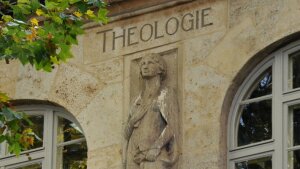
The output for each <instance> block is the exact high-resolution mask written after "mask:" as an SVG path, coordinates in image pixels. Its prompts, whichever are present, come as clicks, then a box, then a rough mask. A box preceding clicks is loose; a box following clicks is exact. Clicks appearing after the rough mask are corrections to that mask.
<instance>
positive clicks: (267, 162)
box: [235, 157, 272, 169]
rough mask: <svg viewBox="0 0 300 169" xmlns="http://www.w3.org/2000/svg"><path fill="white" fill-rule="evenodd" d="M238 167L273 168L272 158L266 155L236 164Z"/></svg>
mask: <svg viewBox="0 0 300 169" xmlns="http://www.w3.org/2000/svg"><path fill="white" fill-rule="evenodd" d="M235 168H236V169H272V158H271V157H265V158H259V159H255V160H249V161H243V162H239V163H236V164H235Z"/></svg>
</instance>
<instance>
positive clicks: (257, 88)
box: [247, 68, 272, 99]
mask: <svg viewBox="0 0 300 169" xmlns="http://www.w3.org/2000/svg"><path fill="white" fill-rule="evenodd" d="M269 94H272V68H269V69H268V70H267V71H266V72H265V73H263V75H262V76H261V77H259V78H258V80H257V81H256V82H255V83H254V85H253V89H252V90H251V92H250V94H249V96H248V98H247V99H253V98H257V97H261V96H265V95H269Z"/></svg>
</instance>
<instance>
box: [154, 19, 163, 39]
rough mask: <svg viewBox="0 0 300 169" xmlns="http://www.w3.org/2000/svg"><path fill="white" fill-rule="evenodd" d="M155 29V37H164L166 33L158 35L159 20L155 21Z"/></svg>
mask: <svg viewBox="0 0 300 169" xmlns="http://www.w3.org/2000/svg"><path fill="white" fill-rule="evenodd" d="M154 24H155V26H154V27H155V31H154V38H155V39H159V38H162V37H164V35H158V30H157V27H158V22H157V21H155V23H154Z"/></svg>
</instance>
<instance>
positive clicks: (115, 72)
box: [0, 0, 300, 169]
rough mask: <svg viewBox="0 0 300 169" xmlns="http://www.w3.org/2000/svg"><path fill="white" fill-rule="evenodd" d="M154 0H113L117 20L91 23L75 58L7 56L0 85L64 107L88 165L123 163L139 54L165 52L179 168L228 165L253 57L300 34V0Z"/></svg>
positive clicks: (112, 167) (18, 95) (104, 167)
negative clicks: (79, 131)
mask: <svg viewBox="0 0 300 169" xmlns="http://www.w3.org/2000/svg"><path fill="white" fill-rule="evenodd" d="M151 2H152V1H151ZM155 2H156V1H153V4H154V5H151V3H150V1H149V2H148V6H144V7H143V6H142V5H141V3H137V7H139V9H134V8H133V7H131V8H129V7H128V4H127V6H126V1H121V2H115V3H112V7H111V8H112V10H113V11H114V12H115V13H114V16H113V18H112V22H111V23H109V24H107V25H103V26H98V25H97V24H93V23H89V24H87V25H86V34H85V35H83V36H81V37H79V45H78V46H74V49H73V53H74V58H73V59H72V60H70V61H69V62H68V63H66V64H62V65H60V66H59V67H57V68H56V69H55V70H54V71H53V72H51V73H44V72H36V71H34V70H32V68H31V67H29V66H25V67H23V66H21V65H20V64H19V63H16V62H13V63H10V64H9V65H6V64H5V63H4V62H2V63H1V66H0V82H1V83H0V90H1V91H5V92H7V93H8V94H9V95H10V96H11V97H12V98H13V99H15V100H19V99H30V100H40V101H50V102H53V103H56V104H58V105H60V106H62V107H64V108H66V109H67V110H68V111H69V112H70V113H72V114H73V115H74V116H75V117H76V118H77V120H78V121H79V123H80V125H81V126H82V128H83V130H84V132H85V136H86V140H87V143H88V168H89V169H121V168H122V151H123V150H122V144H123V143H122V137H123V133H122V132H123V127H124V125H123V124H124V122H125V120H126V119H127V116H128V112H129V107H130V102H131V101H132V99H133V96H135V95H137V94H138V92H137V89H136V87H138V86H139V83H138V78H137V76H136V75H134V73H133V72H135V71H136V70H134V69H137V68H136V66H135V65H134V64H135V59H138V58H139V57H141V56H144V55H145V54H147V53H159V54H161V55H162V56H163V57H165V58H166V59H165V60H166V61H167V63H168V64H169V67H170V71H169V75H170V77H172V79H171V80H170V81H171V82H170V85H171V86H172V85H173V86H175V88H176V89H177V94H178V101H179V107H180V130H181V131H180V132H181V141H180V142H181V143H180V144H181V152H180V154H181V156H180V159H179V161H178V164H179V168H180V169H226V168H227V157H226V154H227V125H228V124H227V121H228V115H229V111H230V106H231V103H232V100H233V96H234V94H235V92H236V90H237V89H238V87H239V84H240V83H241V82H242V80H243V79H244V78H245V77H246V75H247V73H248V72H249V71H250V70H251V69H252V68H253V66H255V65H256V63H258V62H259V61H260V60H262V59H263V58H264V57H265V56H267V55H268V54H269V53H271V52H272V51H274V50H276V49H278V48H279V47H281V46H283V45H285V44H287V43H289V42H292V41H295V40H297V38H299V31H300V19H299V15H300V8H299V7H300V1H299V0H195V1H180V2H178V1H163V2H161V3H160V4H159V3H155ZM175 2H176V3H175ZM127 3H131V2H130V1H128V2H127ZM118 5H119V8H118ZM122 5H123V6H124V9H128V10H127V11H124V12H123V13H122V12H120V11H122V10H121V9H120V8H121V7H123V6H122ZM139 5H140V6H139ZM133 6H134V5H133ZM126 7H127V8H126Z"/></svg>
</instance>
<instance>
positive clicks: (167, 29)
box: [165, 17, 179, 35]
mask: <svg viewBox="0 0 300 169" xmlns="http://www.w3.org/2000/svg"><path fill="white" fill-rule="evenodd" d="M172 20H174V21H175V30H174V32H170V30H169V29H170V27H169V26H170V25H169V23H170V22H171V21H172ZM178 27H179V21H178V19H177V18H175V17H171V18H170V19H168V20H167V22H166V28H165V29H166V33H167V34H168V35H174V34H175V33H176V32H177V31H178Z"/></svg>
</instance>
